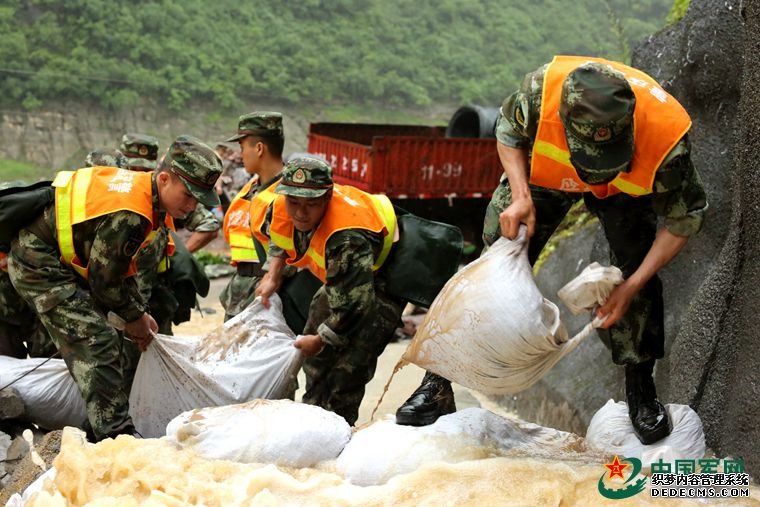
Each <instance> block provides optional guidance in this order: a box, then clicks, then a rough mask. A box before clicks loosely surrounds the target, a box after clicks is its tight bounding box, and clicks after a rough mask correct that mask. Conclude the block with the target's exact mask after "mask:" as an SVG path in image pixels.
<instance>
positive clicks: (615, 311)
mask: <svg viewBox="0 0 760 507" xmlns="http://www.w3.org/2000/svg"><path fill="white" fill-rule="evenodd" d="M629 280H630V278H629V279H627V280H625V281H624V282H623V283H621V284H620V285H618V286H617V287H615V289H614V290H613V291H612V293H611V294H610V297H609V298H607V302H606V303H604V305H602V306H600V307H599V309H597V311H596V316H597V318H600V319H601V318H604V317H607V318H606V319H605V320H604V322H603V323H602V325H601V326H600V327H601V328H602V329H609V328H610V327H611V326H612V325H613V324H615V323H616V322H617V321H619V320H620V319H621V318H622V317H623V316H624V315H625V314H626V312H627V311H628V308H629V307H630V306H631V301H632V300H633V298H634V297H635V296H636V294H637V293H638V292H639V289H638V287H636V286H635V284H634V283H632V282H630V281H629Z"/></svg>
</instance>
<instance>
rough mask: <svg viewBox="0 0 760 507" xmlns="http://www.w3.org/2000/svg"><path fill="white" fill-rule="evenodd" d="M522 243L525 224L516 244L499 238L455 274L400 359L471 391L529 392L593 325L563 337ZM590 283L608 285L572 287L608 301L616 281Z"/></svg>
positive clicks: (553, 308)
mask: <svg viewBox="0 0 760 507" xmlns="http://www.w3.org/2000/svg"><path fill="white" fill-rule="evenodd" d="M527 245H528V243H527V240H526V231H525V228H524V227H523V228H521V230H520V234H519V235H518V237H517V239H515V240H514V241H510V240H508V239H506V238H501V239H500V240H498V241H497V242H496V243H494V245H493V246H492V247H491V248H489V250H488V251H487V252H486V253H485V254H484V255H483V256H482V257H480V259H478V260H476V261H475V262H472V263H471V264H469V265H467V266H466V267H465V268H464V269H462V270H461V271H459V272H458V273H457V274H456V275H454V276H453V277H452V278H451V280H449V282H448V283H447V284H446V285H445V286H444V288H443V290H442V291H441V293H440V294H439V295H438V297H437V298H436V299H435V301H434V302H433V305H432V306H431V307H430V311H429V312H428V314H427V316H426V317H425V320H424V321H423V322H422V325H421V326H420V327H419V328H418V330H417V333H416V335H415V337H414V339H413V340H412V342H411V343H410V345H409V347H408V349H407V350H406V352H405V353H404V356H403V359H404V360H406V361H408V362H411V363H414V364H416V365H418V366H420V367H421V368H424V369H426V370H428V371H432V372H434V373H437V374H439V375H441V376H443V377H445V378H447V379H449V380H452V381H454V382H456V383H458V384H461V385H463V386H465V387H468V388H470V389H475V390H477V391H480V392H483V393H486V394H496V395H501V394H511V393H517V392H519V391H522V390H525V389H527V388H528V387H530V386H531V385H533V384H534V383H535V382H536V381H538V380H539V379H540V378H541V377H542V376H544V375H545V374H546V373H547V372H548V371H549V370H550V369H551V368H552V367H553V366H554V365H555V364H556V363H557V362H558V361H559V360H560V359H562V358H563V357H564V356H566V355H567V354H569V353H570V352H571V351H573V350H574V349H575V348H576V347H577V346H578V345H579V344H580V342H581V340H582V339H583V338H585V337H586V336H588V335H589V334H591V333H592V331H593V326H594V325H597V324H598V322H593V323H589V324H588V325H587V326H586V327H585V328H584V329H583V330H582V331H581V332H579V333H578V334H577V335H575V336H574V337H573V338H572V339H571V338H568V334H567V331H566V330H565V327H564V325H563V324H562V322H561V321H560V315H559V309H558V308H557V306H556V305H555V304H554V303H552V302H551V301H549V300H548V299H546V298H544V296H543V295H542V294H541V291H539V289H538V287H537V286H536V283H535V280H534V279H533V273H532V270H531V267H530V264H529V263H528V253H527V250H528V248H527ZM598 268H599V269H609V268H602V267H601V266H598ZM612 269H613V270H615V269H617V268H612ZM592 278H594V277H593V276H592ZM596 279H597V283H601V284H606V287H605V288H603V289H602V288H600V287H598V286H597V285H595V284H587V283H580V284H575V285H576V287H577V290H581V291H590V292H592V293H593V295H597V296H598V295H600V294H603V295H604V298H606V297H607V295H609V293H610V291H611V290H612V287H614V285H615V283H619V281H620V279H617V278H615V277H609V276H601V277H596ZM571 292H572V291H571ZM572 295H573V296H576V297H577V295H576V294H572ZM580 299H582V300H589V298H588V297H580ZM591 299H593V297H592V298H591Z"/></svg>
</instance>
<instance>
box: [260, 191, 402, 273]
mask: <svg viewBox="0 0 760 507" xmlns="http://www.w3.org/2000/svg"><path fill="white" fill-rule="evenodd" d="M264 214H266V213H264ZM262 224H263V221H262V222H261V223H259V224H257V228H254V233H256V232H257V231H258V233H257V236H256V237H257V238H258V237H259V236H260V235H261V233H260V227H261V225H262ZM396 226H397V225H396V213H395V212H394V210H393V205H392V204H391V202H390V199H388V197H386V196H385V195H373V194H368V193H366V192H362V191H361V190H359V189H357V188H354V187H351V186H347V185H334V186H333V195H332V198H331V199H330V204H329V205H328V207H327V210H326V211H325V216H324V217H322V220H321V222H320V223H319V226H317V230H316V231H315V232H314V235H313V236H312V238H311V241H310V243H309V248H308V249H307V250H306V252H305V253H304V254H303V256H301V257H300V258H298V259H297V258H296V256H297V253H296V251H295V245H294V243H293V234H294V231H295V227H294V226H293V221H292V220H291V219H290V217H289V216H288V214H287V212H286V210H285V196H283V195H278V196H277V198H276V199H275V200H274V202H273V204H272V224H271V225H270V229H269V232H270V238H271V241H272V242H273V243H274V244H275V245H277V246H278V247H280V248H282V249H283V250H285V252H287V255H288V258H287V260H286V262H287V263H288V264H290V265H292V266H297V267H299V268H306V269H308V270H309V271H311V272H312V273H313V274H314V276H316V277H317V278H319V279H320V280H322V282H323V283H324V282H326V281H327V266H326V262H325V248H326V245H327V241H328V240H329V239H330V237H331V236H332V235H333V234H335V233H336V232H338V231H343V230H346V229H364V230H368V231H371V232H375V233H379V234H383V247H382V249H381V251H380V253H379V254H378V255H377V258H376V259H375V263H374V265H373V266H372V269H373V270H375V271H377V270H378V269H380V267H381V266H382V265H383V262H384V261H385V260H386V258H387V257H388V254H389V253H390V250H391V247H392V246H393V240H394V237H395V235H396Z"/></svg>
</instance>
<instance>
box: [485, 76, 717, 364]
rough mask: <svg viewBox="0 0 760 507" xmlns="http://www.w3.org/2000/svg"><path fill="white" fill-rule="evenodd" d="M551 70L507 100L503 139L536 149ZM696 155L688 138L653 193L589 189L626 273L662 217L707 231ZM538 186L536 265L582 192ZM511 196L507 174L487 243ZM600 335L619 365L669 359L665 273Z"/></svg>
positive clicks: (683, 231)
mask: <svg viewBox="0 0 760 507" xmlns="http://www.w3.org/2000/svg"><path fill="white" fill-rule="evenodd" d="M546 69H547V66H546V65H545V66H543V67H541V68H539V69H537V70H536V71H534V72H531V73H529V74H527V75H526V77H525V79H524V81H523V83H522V85H521V87H520V89H519V90H518V91H517V92H515V93H514V94H512V95H510V96H509V97H507V98H506V99H505V100H504V103H503V104H502V107H501V114H500V116H499V119H498V122H497V127H496V135H497V139H498V141H499V142H500V143H502V144H504V145H506V146H509V147H512V148H525V149H528V150H529V152H530V150H532V145H533V141H534V139H535V137H536V133H537V129H538V120H539V117H540V110H541V92H542V87H543V78H544V74H545V72H546ZM568 137H569V136H568ZM568 144H570V143H568ZM571 149H572V146H571ZM689 153H690V147H689V141H688V137H687V136H684V137H683V138H682V139H681V141H680V142H679V143H678V144H677V145H676V146H675V147H674V148H673V149H672V150H671V152H670V153H669V154H668V155H667V156H666V157H665V159H664V160H663V162H662V164H661V165H660V167H659V168H658V170H657V173H656V176H655V180H654V189H653V193H652V194H651V195H647V196H643V197H631V196H629V195H626V194H617V195H613V196H611V197H607V198H604V199H599V198H596V197H595V196H594V195H593V194H591V193H590V192H586V193H583V194H582V196H583V200H584V203H585V205H586V207H587V208H588V209H589V211H591V212H592V213H593V214H594V215H595V216H597V217H598V218H599V221H600V222H601V224H602V227H603V229H604V233H605V236H606V237H607V240H608V241H609V244H610V262H611V263H612V264H613V265H616V266H618V267H619V268H620V269H621V270H622V271H623V275H624V276H625V277H626V278H627V277H629V276H630V275H631V274H632V273H633V272H634V271H635V270H636V269H637V268H638V267H639V265H640V264H641V262H642V260H643V259H644V257H645V256H646V254H647V252H648V251H649V249H650V247H651V246H652V243H653V241H654V237H655V233H656V230H657V217H662V218H663V220H664V225H665V227H666V228H667V229H668V230H669V231H670V232H672V233H673V234H676V235H678V236H691V235H693V234H695V233H696V232H697V231H699V229H700V227H701V224H702V220H703V218H704V212H705V210H706V209H707V201H706V198H705V192H704V189H703V187H702V183H701V181H700V178H699V174H698V173H697V171H696V170H695V169H694V166H693V164H692V162H691V158H690V155H689ZM530 191H531V195H532V198H533V203H534V205H535V208H536V230H535V235H534V236H533V237H532V238H531V241H530V246H529V250H528V257H529V259H530V262H531V263H533V262H534V261H535V260H536V258H537V257H538V254H539V253H540V252H541V249H542V248H543V247H544V245H545V244H546V242H547V241H548V239H549V237H550V236H551V234H552V233H553V232H554V230H555V229H556V227H557V226H558V225H559V223H560V222H561V220H562V218H563V217H564V216H565V214H566V213H567V211H568V210H569V208H570V207H571V206H572V205H573V203H575V202H576V201H577V200H578V198H579V194H573V193H564V192H561V191H558V190H552V189H547V188H541V187H537V186H533V185H531V186H530ZM511 200H512V198H511V192H510V188H509V184H508V181H507V179H506V177H504V176H503V177H502V179H501V181H500V183H499V185H498V186H497V187H496V190H495V191H494V194H493V197H492V199H491V202H490V203H489V205H488V208H487V210H486V216H485V221H484V226H483V240H484V242H485V243H486V245H490V244H492V243H493V242H495V241H496V240H497V239H498V238H499V237H501V232H500V227H499V214H500V213H501V212H502V211H504V210H505V209H506V208H507V206H508V205H509V204H510V203H511ZM598 333H599V335H600V337H601V338H602V340H603V341H604V342H605V344H606V345H607V346H608V347H610V348H611V350H612V359H613V361H614V362H615V363H616V364H638V363H643V362H645V361H649V360H652V359H657V358H661V357H662V356H663V355H664V327H663V300H662V284H661V282H660V280H659V278H658V277H657V276H654V277H653V278H652V279H651V280H650V281H649V282H648V283H647V284H646V286H645V287H644V288H643V289H642V290H641V291H640V292H639V294H638V295H636V297H634V299H633V301H632V302H631V306H630V308H629V310H628V312H627V313H626V315H625V316H624V317H623V318H622V319H620V321H618V322H617V323H616V324H615V325H614V326H612V327H611V328H610V329H609V330H602V329H599V330H598Z"/></svg>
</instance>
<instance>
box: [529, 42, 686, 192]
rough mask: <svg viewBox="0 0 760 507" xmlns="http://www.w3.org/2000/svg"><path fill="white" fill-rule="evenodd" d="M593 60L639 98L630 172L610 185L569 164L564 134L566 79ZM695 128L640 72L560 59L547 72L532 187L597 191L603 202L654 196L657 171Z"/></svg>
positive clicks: (576, 58)
mask: <svg viewBox="0 0 760 507" xmlns="http://www.w3.org/2000/svg"><path fill="white" fill-rule="evenodd" d="M591 61H593V62H598V63H602V64H606V65H609V66H611V67H613V68H614V69H616V70H618V71H620V72H622V73H623V74H624V75H625V77H626V79H627V80H628V82H629V83H630V85H631V89H632V90H633V92H634V95H635V96H636V107H635V109H634V114H633V128H634V152H633V159H632V160H631V164H630V169H631V170H630V172H621V173H620V174H618V176H617V177H616V178H615V179H614V180H612V181H611V182H609V183H605V184H601V185H589V184H587V183H585V182H583V181H582V180H581V179H580V178H579V177H578V174H577V173H576V171H575V168H574V167H573V165H572V164H571V163H570V152H569V150H568V148H567V140H566V138H565V129H564V127H563V125H562V121H561V119H560V116H559V105H560V100H561V95H562V84H563V82H564V81H565V78H566V77H567V76H568V74H570V73H571V72H572V71H573V70H575V69H576V68H577V67H579V66H580V65H582V64H584V63H586V62H591ZM690 127H691V118H689V114H688V113H687V112H686V110H685V109H684V108H683V106H681V104H679V103H678V101H677V100H676V99H675V98H673V97H672V96H671V95H670V94H668V93H667V92H666V91H665V90H663V89H662V87H660V85H659V84H658V83H657V81H655V80H654V79H652V78H651V77H649V76H648V75H646V74H645V73H643V72H641V71H640V70H637V69H634V68H632V67H628V66H627V65H623V64H622V63H617V62H613V61H609V60H604V59H602V58H590V57H580V56H555V57H554V60H552V62H551V63H550V64H549V67H548V68H547V70H546V72H545V73H544V84H543V90H542V95H541V116H540V118H539V124H538V132H537V133H536V139H535V141H534V143H533V153H532V158H531V163H530V183H531V184H533V185H536V186H539V187H545V188H552V189H555V190H562V191H565V192H592V193H593V194H594V195H595V196H596V197H598V198H604V197H608V196H611V195H615V194H618V193H621V192H622V193H625V194H628V195H631V196H634V197H637V196H642V195H646V194H650V193H652V187H653V185H654V178H655V175H656V173H657V169H658V168H659V167H660V164H662V161H663V160H664V159H665V157H666V156H667V155H668V153H670V151H671V150H672V149H673V147H675V145H676V144H677V143H678V142H679V141H680V140H681V138H682V137H683V136H684V134H686V132H687V131H688V130H689V128H690Z"/></svg>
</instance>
